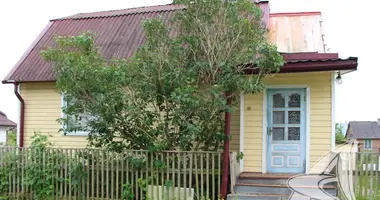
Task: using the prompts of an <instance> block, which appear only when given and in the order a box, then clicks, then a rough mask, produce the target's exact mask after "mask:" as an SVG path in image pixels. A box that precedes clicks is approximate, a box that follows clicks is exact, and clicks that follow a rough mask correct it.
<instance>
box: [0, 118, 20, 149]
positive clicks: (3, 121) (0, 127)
mask: <svg viewBox="0 0 380 200" xmlns="http://www.w3.org/2000/svg"><path fill="white" fill-rule="evenodd" d="M15 127H17V124H16V123H14V122H13V121H11V120H10V119H8V118H7V115H6V114H5V113H3V112H1V111H0V146H1V145H2V144H6V142H7V132H8V130H9V129H12V128H15Z"/></svg>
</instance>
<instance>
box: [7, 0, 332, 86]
mask: <svg viewBox="0 0 380 200" xmlns="http://www.w3.org/2000/svg"><path fill="white" fill-rule="evenodd" d="M259 6H260V8H261V9H262V10H263V11H264V15H263V21H264V23H268V21H269V5H268V2H265V1H262V2H259ZM181 9H184V7H183V6H182V5H174V4H169V5H161V6H150V7H140V8H131V9H124V10H113V11H104V12H94V13H82V14H77V15H73V16H68V17H64V18H59V19H55V20H51V21H50V23H49V24H48V25H47V26H46V28H45V29H44V30H43V31H42V33H41V34H40V36H39V37H38V38H37V39H36V41H35V42H34V43H33V44H32V45H31V46H30V48H29V49H28V50H27V51H26V52H25V54H24V55H23V56H22V57H21V59H20V60H19V62H18V63H17V64H16V65H15V67H14V68H13V69H12V70H11V71H10V72H9V74H8V76H7V77H6V78H5V79H4V80H3V83H11V82H34V81H38V82H41V81H55V80H56V76H55V74H54V71H53V68H52V65H51V63H48V62H45V61H44V60H43V59H42V58H41V56H40V52H41V50H43V49H44V48H45V47H46V46H55V40H54V36H56V35H60V36H74V35H78V34H80V33H82V32H85V31H91V32H94V33H96V38H95V44H96V45H97V46H98V47H99V50H100V53H101V54H102V55H103V56H104V57H105V58H128V57H130V56H131V55H132V54H133V53H134V52H135V51H136V50H137V48H138V47H139V46H141V45H142V44H143V43H144V41H145V38H144V33H143V30H142V28H141V23H142V21H143V20H144V19H147V18H157V17H162V18H163V19H164V20H165V21H166V22H167V21H169V19H170V18H171V17H172V16H173V15H174V13H175V12H176V11H178V10H181ZM305 55H306V54H305ZM305 55H304V56H305ZM292 56H293V57H292ZM295 56H296V54H294V55H291V56H290V57H289V55H288V56H287V57H286V59H287V60H288V58H289V62H290V61H291V60H292V62H293V61H295V59H290V58H295ZM297 56H300V55H298V54H297ZM317 57H318V56H317ZM317 57H315V58H317ZM300 58H301V57H300ZM303 59H306V60H308V59H310V58H306V57H303ZM334 59H336V58H335V57H334Z"/></svg>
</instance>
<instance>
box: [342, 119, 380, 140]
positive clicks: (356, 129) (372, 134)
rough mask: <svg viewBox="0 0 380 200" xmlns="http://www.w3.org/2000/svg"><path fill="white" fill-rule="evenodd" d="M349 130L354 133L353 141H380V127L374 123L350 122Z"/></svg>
mask: <svg viewBox="0 0 380 200" xmlns="http://www.w3.org/2000/svg"><path fill="white" fill-rule="evenodd" d="M348 128H349V129H351V131H352V136H351V135H350V136H347V137H349V138H353V139H367V138H368V139H380V125H379V124H378V122H373V121H354V122H350V123H349V125H348Z"/></svg>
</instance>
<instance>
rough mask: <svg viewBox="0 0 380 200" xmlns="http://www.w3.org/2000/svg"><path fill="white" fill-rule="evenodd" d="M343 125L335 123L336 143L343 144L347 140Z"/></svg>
mask: <svg viewBox="0 0 380 200" xmlns="http://www.w3.org/2000/svg"><path fill="white" fill-rule="evenodd" d="M344 135H345V134H344V133H343V126H342V125H341V124H339V123H335V143H338V144H342V143H345V142H346V138H345V137H344Z"/></svg>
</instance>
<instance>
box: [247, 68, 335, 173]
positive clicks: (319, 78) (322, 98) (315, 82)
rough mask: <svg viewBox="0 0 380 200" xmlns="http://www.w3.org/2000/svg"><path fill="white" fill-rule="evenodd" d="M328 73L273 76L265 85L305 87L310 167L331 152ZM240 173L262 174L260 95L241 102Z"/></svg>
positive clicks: (329, 75) (261, 106)
mask: <svg viewBox="0 0 380 200" xmlns="http://www.w3.org/2000/svg"><path fill="white" fill-rule="evenodd" d="M331 81H332V80H331V73H330V72H324V73H297V74H276V75H274V76H271V77H268V78H267V79H266V81H265V83H266V84H267V85H268V86H274V85H308V86H309V89H310V166H312V165H313V163H315V162H316V161H317V160H318V159H319V158H320V157H322V156H323V155H325V154H326V153H327V152H328V151H329V150H330V149H331V134H332V130H331V126H332V124H331V123H332V122H331V108H332V107H331V105H332V102H331ZM244 103H245V105H244V120H245V122H244V171H250V172H261V171H262V153H263V149H262V141H263V138H262V132H263V93H261V94H255V95H249V94H246V95H245V98H244Z"/></svg>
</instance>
